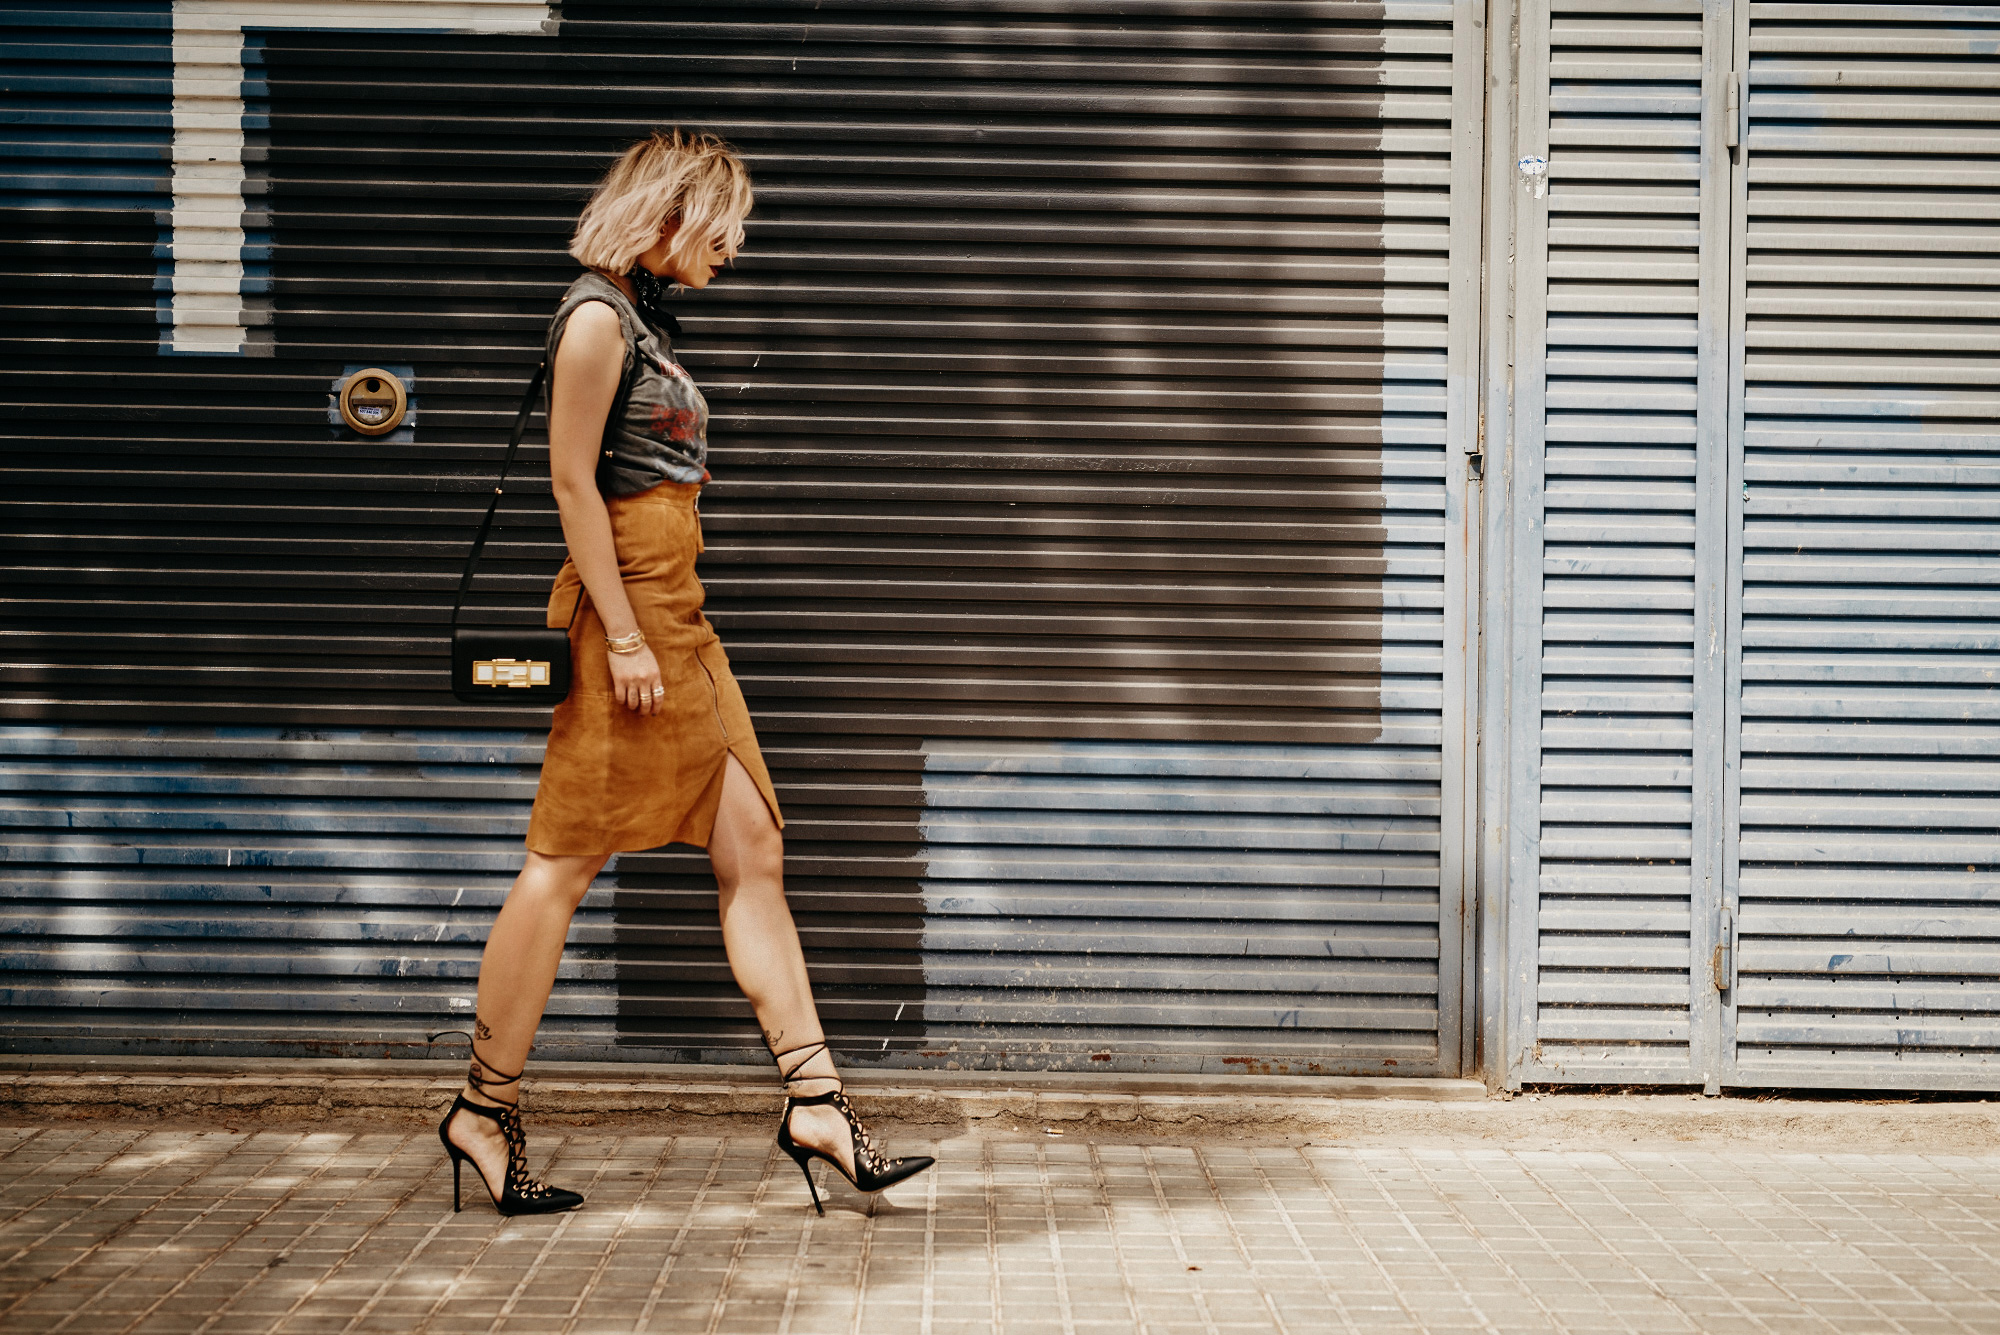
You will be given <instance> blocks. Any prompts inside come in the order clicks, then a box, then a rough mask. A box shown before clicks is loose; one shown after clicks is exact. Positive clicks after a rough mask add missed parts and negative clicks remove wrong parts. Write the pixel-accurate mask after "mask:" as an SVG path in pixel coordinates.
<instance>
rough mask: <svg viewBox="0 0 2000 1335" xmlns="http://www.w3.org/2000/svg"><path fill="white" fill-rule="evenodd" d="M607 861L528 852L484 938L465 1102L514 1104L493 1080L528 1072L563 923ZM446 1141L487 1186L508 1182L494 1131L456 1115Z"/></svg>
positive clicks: (515, 1095) (517, 1091)
mask: <svg viewBox="0 0 2000 1335" xmlns="http://www.w3.org/2000/svg"><path fill="white" fill-rule="evenodd" d="M609 860H610V854H608V853H607V854H603V855H600V856H591V857H574V858H552V857H545V856H543V855H542V854H540V853H530V854H528V860H527V862H526V863H525V864H524V865H523V866H522V868H521V874H520V875H519V876H517V877H515V878H514V888H513V889H512V890H509V891H508V892H507V902H506V903H505V904H502V905H501V906H500V916H499V917H498V918H496V919H495V920H494V923H493V930H492V932H491V933H489V934H488V936H487V938H486V951H485V953H484V954H482V955H481V956H480V957H479V999H478V1001H477V1002H476V1003H475V1006H474V1017H475V1018H474V1019H473V1022H472V1031H473V1035H474V1044H475V1046H476V1047H477V1049H478V1054H479V1055H478V1056H477V1057H476V1058H475V1059H474V1062H473V1074H474V1075H475V1076H476V1077H477V1078H478V1080H479V1081H480V1082H481V1083H480V1084H475V1083H473V1081H471V1080H468V1081H467V1082H466V1086H465V1097H466V1099H467V1100H468V1101H469V1102H472V1103H483V1104H486V1105H488V1106H492V1105H495V1104H502V1103H506V1104H512V1103H518V1102H519V1101H520V1098H521V1087H520V1085H519V1084H516V1083H512V1082H506V1081H501V1080H498V1079H497V1077H501V1076H510V1075H519V1074H521V1072H522V1070H523V1069H525V1068H526V1066H527V1064H528V1051H529V1049H530V1048H532V1047H533V1046H534V1043H535V1030H536V1029H537V1028H538V1027H540V1025H541V1023H542V1011H543V1009H544V1008H545V1007H547V1005H548V1004H549V992H550V991H551V990H552V989H553V988H554V987H555V982H556V967H557V966H558V965H559V964H561V963H562V952H563V942H564V941H565V940H567V939H568V937H569V920H570V918H571V917H572V916H574V915H575V913H576V906H577V905H578V904H580V903H582V902H583V896H584V892H586V891H587V890H589V889H590V883H591V881H592V880H594V879H595V878H596V876H597V873H598V872H599V871H600V870H601V869H602V868H603V866H604V864H605V863H606V862H608V861H609ZM450 1135H451V1138H452V1140H453V1142H454V1143H456V1144H457V1145H458V1146H459V1148H460V1149H463V1150H465V1151H466V1152H467V1153H468V1154H470V1155H471V1156H472V1157H473V1160H474V1161H475V1162H476V1163H477V1164H478V1165H479V1167H480V1170H481V1171H482V1172H484V1173H485V1174H486V1180H487V1181H488V1182H490V1183H492V1184H494V1185H495V1186H496V1187H497V1186H499V1185H500V1184H501V1183H503V1182H505V1181H506V1180H507V1142H506V1140H505V1139H504V1138H502V1136H501V1134H500V1128H499V1126H498V1125H497V1124H495V1123H494V1122H492V1121H489V1120H488V1119H486V1118H484V1117H478V1116H475V1115H474V1114H472V1113H467V1112H461V1113H460V1114H459V1115H458V1116H456V1117H454V1118H453V1119H452V1122H451V1129H450Z"/></svg>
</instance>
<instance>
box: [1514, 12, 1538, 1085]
mask: <svg viewBox="0 0 2000 1335" xmlns="http://www.w3.org/2000/svg"><path fill="white" fill-rule="evenodd" d="M1517 68H1518V69H1519V71H1520V76H1519V77H1520V109H1521V110H1520V117H1519V119H1518V120H1517V122H1516V123H1515V126H1514V152H1513V155H1512V156H1513V157H1514V159H1515V160H1516V161H1518V160H1519V159H1521V158H1524V157H1537V158H1543V159H1546V158H1547V157H1548V154H1549V0H1522V2H1521V9H1520V44H1519V57H1518V64H1517ZM1508 184H1509V193H1510V194H1511V195H1512V197H1513V201H1514V218H1515V232H1514V420H1513V441H1512V447H1513V448H1512V451H1511V456H1510V458H1509V460H1508V470H1509V478H1510V493H1511V495H1510V504H1509V508H1510V510H1511V512H1512V513H1511V514H1510V516H1509V519H1510V525H1509V534H1508V536H1509V537H1510V538H1511V540H1512V541H1511V548H1510V550H1509V552H1508V565H1509V566H1510V567H1511V576H1510V578H1511V580H1512V585H1513V588H1512V593H1513V597H1512V599H1511V605H1510V607H1509V609H1508V618H1507V623H1506V625H1507V649H1506V654H1507V673H1508V679H1509V685H1510V687H1511V689H1510V690H1509V692H1508V701H1507V709H1508V712H1509V714H1510V715H1511V716H1512V726H1511V736H1510V738H1509V745H1510V750H1511V763H1510V766H1509V770H1510V772H1509V775H1508V806H1507V882H1508V887H1507V889H1508V893H1507V980H1506V989H1507V993H1508V1004H1507V1021H1506V1022H1507V1026H1508V1029H1509V1030H1510V1032H1509V1035H1508V1039H1507V1048H1506V1055H1505V1060H1506V1068H1505V1080H1504V1083H1505V1084H1506V1085H1507V1086H1508V1087H1509V1088H1514V1087H1518V1086H1519V1085H1520V1083H1521V1075H1522V1070H1523V1068H1524V1067H1526V1066H1528V1065H1530V1064H1531V1061H1532V1053H1533V1052H1534V1047H1535V1041H1536V1035H1535V1015H1536V1005H1535V997H1536V987H1537V967H1536V965H1537V946H1538V944H1539V938H1540V932H1539V931H1538V920H1539V916H1540V913H1539V910H1540V900H1541V806H1542V802H1541V797H1542V726H1541V722H1542V547H1543V534H1544V531H1545V527H1544V520H1543V513H1542V507H1543V491H1544V478H1543V455H1544V450H1545V448H1546V446H1547V425H1548V407H1547V380H1548V376H1547V363H1548V298H1549V290H1548V231H1549V205H1548V199H1547V197H1546V193H1544V194H1541V195H1536V194H1534V193H1531V192H1529V191H1527V190H1526V189H1524V187H1523V184H1522V182H1521V181H1520V180H1519V179H1510V180H1509V183H1508Z"/></svg>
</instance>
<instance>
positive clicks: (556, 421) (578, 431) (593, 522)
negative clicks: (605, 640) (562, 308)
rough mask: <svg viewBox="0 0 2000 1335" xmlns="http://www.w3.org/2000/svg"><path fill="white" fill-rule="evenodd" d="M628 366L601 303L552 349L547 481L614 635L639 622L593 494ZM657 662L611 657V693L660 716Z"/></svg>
mask: <svg viewBox="0 0 2000 1335" xmlns="http://www.w3.org/2000/svg"><path fill="white" fill-rule="evenodd" d="M624 366H625V331H624V329H623V328H622V327H620V325H619V323H618V313H617V312H616V311H614V310H612V309H611V308H610V307H609V306H607V305H605V304H604V303H603V302H601V301H588V302H585V303H584V304H583V305H581V306H579V307H577V308H576V310H575V311H573V312H571V314H570V317H569V324H568V325H566V326H565V327H564V329H563V336H562V342H561V343H560V344H559V345H558V346H557V347H556V360H555V366H554V368H553V370H552V374H553V376H554V380H553V382H552V383H551V385H550V389H549V480H550V481H551V482H552V483H553V484H554V487H555V494H556V509H557V511H559V512H560V513H561V515H562V528H563V539H564V541H566V542H567V543H568V544H569V559H570V560H571V561H573V562H575V563H576V571H577V574H579V575H581V576H582V577H583V587H584V588H586V589H588V590H589V591H590V601H591V604H592V606H594V607H596V608H597V615H598V617H599V619H600V620H602V621H603V622H604V633H605V634H606V635H609V636H611V637H613V638H617V637H620V636H623V635H627V634H630V633H631V632H632V631H634V630H636V629H638V626H639V622H638V619H637V618H636V617H634V616H633V615H632V604H631V601H630V600H629V599H627V598H626V596H625V582H624V581H623V580H622V579H620V578H619V574H618V548H617V546H616V544H615V543H614V542H613V540H612V536H611V515H610V514H609V512H607V511H606V510H605V508H604V498H603V497H602V496H600V495H598V492H597V456H598V451H599V450H600V449H602V448H603V445H602V442H603V440H604V423H605V419H606V418H607V417H608V416H609V415H610V413H611V401H612V399H613V398H615V397H616V396H617V393H618V382H619V378H620V376H621V375H622V373H623V371H624ZM659 685H660V665H659V662H658V660H656V659H655V658H654V657H653V651H652V650H651V649H650V648H642V649H640V650H639V652H638V653H636V654H612V655H611V690H612V693H613V694H614V695H616V696H618V698H619V699H621V700H623V701H624V702H625V704H626V705H627V706H628V707H629V708H632V709H636V710H638V711H639V712H640V713H642V714H653V713H657V712H658V709H659V698H658V696H656V695H655V694H654V692H655V691H656V690H657V689H658V687H659Z"/></svg>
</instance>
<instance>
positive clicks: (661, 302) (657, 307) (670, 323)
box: [626, 264, 681, 338]
mask: <svg viewBox="0 0 2000 1335" xmlns="http://www.w3.org/2000/svg"><path fill="white" fill-rule="evenodd" d="M626 277H627V278H630V279H631V280H632V304H633V305H635V306H637V307H638V308H639V313H640V314H641V315H643V316H645V317H646V318H647V319H648V320H651V321H652V322H653V323H654V324H656V325H659V326H660V327H661V328H662V329H665V330H666V331H667V334H668V336H669V337H671V338H679V337H680V333H681V322H680V321H679V320H676V319H675V318H674V314H673V312H672V311H670V310H668V309H667V285H666V284H665V283H662V282H661V281H660V280H659V279H658V278H657V277H655V276H654V275H652V274H650V273H647V272H646V268H645V266H644V265H641V264H635V265H633V266H632V272H631V273H629V274H627V275H626Z"/></svg>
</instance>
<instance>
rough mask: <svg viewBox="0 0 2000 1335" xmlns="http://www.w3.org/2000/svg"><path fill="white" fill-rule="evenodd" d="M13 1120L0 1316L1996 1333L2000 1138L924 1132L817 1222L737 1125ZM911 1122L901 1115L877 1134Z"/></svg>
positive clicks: (383, 1324)
mask: <svg viewBox="0 0 2000 1335" xmlns="http://www.w3.org/2000/svg"><path fill="white" fill-rule="evenodd" d="M536 1148H537V1149H538V1151H539V1153H538V1154H537V1159H538V1160H540V1159H542V1158H543V1156H544V1155H550V1154H552V1155H553V1160H554V1161H553V1164H552V1166H551V1168H550V1171H549V1173H548V1176H549V1177H550V1179H551V1180H553V1181H555V1182H557V1183H559V1184H562V1185H565V1186H570V1187H574V1188H577V1189H579V1190H582V1191H583V1192H585V1193H586V1194H587V1195H588V1196H589V1198H590V1203H589V1205H588V1206H587V1207H586V1208H585V1209H584V1210H582V1211H580V1212H578V1213H575V1214H571V1215H562V1216H556V1217H553V1218H542V1219H521V1220H512V1221H509V1220H502V1219H500V1218H499V1217H497V1216H496V1215H495V1214H494V1213H493V1211H492V1210H491V1208H490V1207H489V1206H488V1205H487V1204H486V1203H485V1202H484V1200H483V1199H481V1200H480V1201H477V1202H474V1203H472V1204H470V1205H468V1207H467V1209H466V1211H465V1213H463V1214H459V1215H453V1214H452V1212H451V1209H450V1190H451V1181H450V1179H451V1175H450V1171H449V1169H448V1168H447V1167H446V1166H445V1163H444V1160H443V1157H442V1155H441V1154H440V1153H439V1151H438V1147H437V1143H436V1141H435V1140H434V1139H432V1138H430V1137H429V1136H427V1135H426V1134H423V1133H417V1134H403V1133H400V1132H398V1133H380V1132H376V1133H366V1132H362V1133H355V1132H336V1131H322V1132H313V1133H280V1132H260V1133H246V1134H235V1133H226V1132H210V1133H196V1132H166V1131H153V1132H145V1131H140V1130H134V1129H106V1128H103V1127H79V1126H74V1125H65V1126H58V1127H51V1128H43V1129H35V1128H0V1230H4V1233H3V1234H0V1329H4V1330H6V1331H8V1332H22V1333H24V1335H25V1332H30V1331H37V1332H39V1331H57V1330H66V1331H74V1332H79V1335H98V1333H99V1332H114V1331H174V1332H214V1333H215V1335H222V1333H223V1332H237V1331H259V1332H262V1331H285V1332H304V1331H314V1332H341V1331H355V1332H359V1331H394V1332H414V1331H436V1332H447V1331H449V1332H460V1331H503V1330H504V1331H532V1332H537V1333H538V1335H543V1333H553V1332H568V1331H576V1332H596V1331H632V1330H656V1331H669V1330H671V1331H675V1332H712V1333H719V1332H725V1331H727V1332H736V1331H742V1332H757V1333H758V1335H766V1333H768V1332H798V1333H799V1335H827V1333H829V1332H855V1333H857V1335H904V1333H905V1332H936V1333H937V1335H946V1333H947V1332H995V1333H996V1335H997V1333H998V1332H1001V1331H1007V1332H1023V1333H1027V1332H1032V1333H1034V1335H1044V1333H1045V1332H1062V1333H1063V1335H1079V1333H1081V1332H1113V1331H1145V1332H1150V1333H1151V1335H1169V1332H1175V1333H1177V1332H1183V1331H1185V1332H1203V1333H1204V1335H1219V1333H1220V1332H1236V1331H1243V1332H1248V1331H1288V1332H1293V1335H1306V1333H1307V1332H1314V1333H1317V1332H1333V1331H1362V1330H1365V1331H1424V1330H1433V1331H1459V1330H1465V1331H1474V1330H1478V1331H1577V1332H1598V1331H1633V1332H1647V1333H1648V1335H1652V1333H1654V1332H1664V1331H1698V1332H1703V1333H1704V1335H1711V1333H1712V1335H1725V1333H1726V1332H1735V1331H1746V1332H1747V1331H1762V1332H1793V1331H1797V1332H1806V1331H1866V1332H1878V1331H1906V1332H1994V1331H2000V1198H1996V1195H1995V1190H1996V1184H2000V1156H1993V1157H1948V1156H1941V1155H1924V1154H1914V1153H1895V1154H1877V1155H1865V1154H1842V1155H1812V1154H1784V1153H1752V1152H1747V1151H1743V1152H1737V1151H1719V1150H1717V1149H1714V1148H1695V1147H1689V1148H1686V1149H1671V1148H1670V1149H1664V1150H1659V1149H1653V1150H1646V1151H1644V1152H1641V1151H1640V1150H1638V1149H1636V1148H1635V1149H1632V1150H1629V1151H1617V1152H1558V1151H1538V1152H1521V1151H1509V1150H1503V1149H1486V1148H1475V1147H1465V1148H1443V1149H1421V1150H1402V1149H1394V1148H1343V1147H1340V1146H1330V1147H1320V1146H1307V1147H1303V1148H1298V1147H1286V1146H1258V1145H1244V1144H1222V1145H1216V1146H1210V1147H1204V1148H1197V1147H1194V1146H1190V1145H1167V1144H1160V1143H1141V1142H1121V1141H1116V1140H1111V1139H1099V1140H1091V1139H1088V1138H1085V1137H1082V1136H1080V1135H1077V1134H1075V1133H1072V1134H1071V1135H1068V1136H1064V1137H1061V1138H1056V1137H1048V1138H1046V1139H1043V1140H1021V1139H1008V1138H985V1139H972V1138H968V1139H964V1140H955V1141H946V1142H944V1143H942V1144H940V1145H938V1146H936V1147H935V1148H936V1152H937V1153H938V1154H939V1155H940V1157H941V1163H940V1165H939V1167H938V1168H937V1169H936V1170H934V1171H933V1172H931V1173H929V1174H926V1175H925V1176H924V1177H921V1178H918V1179H917V1180H916V1181H915V1182H913V1183H911V1184H909V1185H907V1186H905V1187H903V1188H899V1189H898V1190H897V1191H896V1192H894V1193H892V1194H891V1197H890V1199H887V1200H884V1201H881V1202H878V1203H877V1204H876V1205H875V1206H874V1208H873V1209H870V1208H869V1206H868V1203H867V1201H866V1200H865V1199H864V1198H861V1197H858V1196H856V1195H855V1194H854V1193H852V1192H851V1191H848V1190H847V1189H846V1188H845V1187H844V1186H843V1185H840V1184H835V1186H834V1187H833V1205H832V1206H831V1207H830V1208H829V1211H828V1214H827V1217H826V1218H825V1219H818V1218H816V1217H814V1215H813V1213H812V1210H811V1207H810V1206H808V1204H807V1203H806V1194H805V1188H804V1184H803V1183H802V1182H800V1181H799V1178H798V1173H797V1170H796V1169H795V1168H794V1167H793V1166H792V1164H791V1162H790V1161H789V1160H787V1159H784V1158H782V1157H774V1156H773V1153H772V1150H771V1146H770V1144H769V1142H768V1141H765V1140H761V1139H753V1138H748V1137H744V1138H729V1139H717V1138H712V1137H711V1138H697V1137H680V1138H667V1137H645V1136H611V1135H605V1136H592V1135H574V1134H572V1135H568V1136H562V1135H559V1134H556V1133H549V1132H545V1133H544V1134H543V1135H542V1136H541V1137H540V1138H539V1140H538V1142H537V1143H536ZM894 1148H896V1149H897V1150H900V1151H906V1152H908V1151H915V1150H918V1149H920V1148H929V1147H924V1146H920V1145H919V1144H918V1143H916V1142H915V1141H913V1140H911V1139H910V1138H909V1137H908V1136H907V1135H905V1136H902V1137H898V1138H897V1141H896V1144H895V1146H894Z"/></svg>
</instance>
